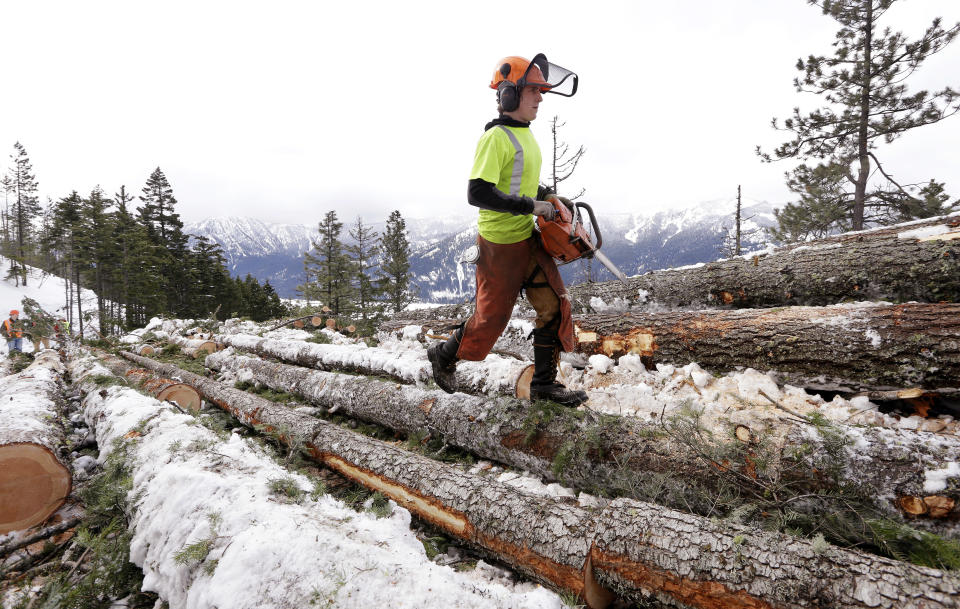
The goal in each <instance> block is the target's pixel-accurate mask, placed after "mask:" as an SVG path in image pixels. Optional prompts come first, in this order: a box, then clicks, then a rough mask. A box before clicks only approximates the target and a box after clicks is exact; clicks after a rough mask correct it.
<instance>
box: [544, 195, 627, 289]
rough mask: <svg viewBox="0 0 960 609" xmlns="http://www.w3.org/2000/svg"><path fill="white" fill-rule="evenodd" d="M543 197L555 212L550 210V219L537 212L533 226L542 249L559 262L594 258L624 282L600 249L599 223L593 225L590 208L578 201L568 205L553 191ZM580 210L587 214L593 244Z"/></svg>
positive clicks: (564, 262)
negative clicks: (595, 239) (594, 236)
mask: <svg viewBox="0 0 960 609" xmlns="http://www.w3.org/2000/svg"><path fill="white" fill-rule="evenodd" d="M546 200H547V201H548V202H549V203H553V207H554V208H555V209H556V211H557V213H556V214H554V218H553V220H545V219H544V218H543V217H542V216H537V229H538V230H539V231H540V240H541V241H542V242H543V249H545V250H546V251H547V253H548V254H550V255H551V256H553V258H554V259H556V261H557V262H558V263H559V264H568V263H570V262H573V261H574V260H577V259H579V258H596V259H597V260H599V261H600V262H601V263H602V264H603V266H605V267H607V268H608V269H609V270H610V272H611V273H613V274H614V275H615V276H616V277H617V279H619V280H620V281H622V282H623V283H627V278H626V276H625V275H624V274H623V272H622V271H621V270H620V269H618V268H617V266H616V265H615V264H614V263H613V262H612V261H611V260H610V259H609V258H607V257H606V255H604V254H603V253H602V252H601V251H600V246H601V245H603V237H602V236H601V235H600V227H599V226H597V218H596V216H594V215H593V208H592V207H590V206H589V205H587V204H586V203H580V202H576V203H571V204H570V206H569V207H568V206H567V205H566V204H564V203H563V202H561V201H560V199H558V198H557V197H556V196H555V195H550V196H548V197H546ZM581 210H584V211H586V215H587V216H589V217H590V224H591V225H592V226H593V234H594V235H596V236H597V242H596V244H594V242H593V240H592V239H591V238H590V234H589V233H588V232H587V229H586V228H584V226H583V216H584V215H583V213H581Z"/></svg>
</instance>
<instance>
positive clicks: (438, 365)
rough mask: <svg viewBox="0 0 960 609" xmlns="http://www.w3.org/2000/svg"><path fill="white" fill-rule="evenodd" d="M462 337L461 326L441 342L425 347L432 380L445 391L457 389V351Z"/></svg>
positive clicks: (450, 391)
mask: <svg viewBox="0 0 960 609" xmlns="http://www.w3.org/2000/svg"><path fill="white" fill-rule="evenodd" d="M462 339H463V328H462V327H460V328H457V329H456V330H455V331H454V332H453V335H452V336H451V337H450V338H448V339H447V341H446V342H443V343H434V344H432V345H430V348H429V349H427V358H428V359H429V360H430V366H431V367H432V368H433V380H434V381H436V383H437V385H438V386H439V387H440V389H443V390H444V391H446V392H447V393H453V392H454V391H456V390H457V351H458V350H459V349H460V341H461V340H462Z"/></svg>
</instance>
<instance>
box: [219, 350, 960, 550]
mask: <svg viewBox="0 0 960 609" xmlns="http://www.w3.org/2000/svg"><path fill="white" fill-rule="evenodd" d="M206 365H207V367H209V368H212V369H214V370H220V371H230V372H233V373H242V374H243V376H244V377H248V376H249V377H252V379H253V380H254V381H256V382H258V383H260V384H262V385H265V386H267V387H270V388H271V389H274V390H277V391H286V392H290V393H294V394H296V395H298V396H301V397H302V398H304V399H305V400H307V401H309V402H310V403H312V404H315V405H317V406H322V407H324V408H328V409H332V410H336V411H337V412H340V413H342V414H346V415H348V416H351V417H355V418H359V419H362V420H365V421H371V422H374V423H377V424H379V425H384V426H386V427H389V428H390V429H394V430H397V431H400V432H403V433H405V434H410V433H413V432H420V431H424V430H428V431H429V433H431V434H436V435H438V436H440V437H442V438H443V439H444V441H445V442H448V443H450V444H452V445H454V446H458V447H460V448H463V449H465V450H467V451H470V452H472V453H474V454H476V455H479V456H480V457H483V458H487V459H492V460H494V461H498V462H500V463H505V464H508V465H511V466H513V467H516V468H518V469H522V470H526V471H529V472H532V473H534V474H536V475H537V476H539V477H541V478H544V479H547V480H560V481H562V482H564V483H566V484H569V485H572V486H575V487H577V488H579V489H581V490H585V491H587V492H590V493H592V494H595V495H602V496H608V497H609V496H614V497H616V496H630V497H633V498H636V499H657V500H659V501H665V502H671V501H672V503H669V505H670V507H674V508H683V507H689V506H691V505H695V506H697V507H700V506H701V504H702V499H698V497H700V496H701V495H703V493H704V490H706V491H707V493H708V494H711V495H714V494H715V493H716V491H717V489H718V488H719V486H722V485H723V484H729V483H730V480H729V478H730V477H731V476H721V475H720V471H721V470H720V468H719V467H718V464H717V463H716V462H715V460H714V458H711V457H709V456H707V455H706V454H705V453H704V452H703V451H698V450H697V447H695V446H693V445H692V444H691V443H690V442H688V441H684V439H683V434H682V433H675V432H671V430H670V428H669V427H668V426H666V425H664V423H663V422H646V421H643V420H641V419H638V418H632V417H608V418H601V419H600V420H599V421H598V420H593V419H588V418H584V417H583V416H582V415H580V414H579V413H576V412H572V411H569V410H567V409H556V410H555V411H544V410H542V409H541V407H539V406H535V405H531V404H530V403H529V402H526V401H519V400H515V399H509V398H501V399H489V398H483V397H476V396H467V395H462V394H455V395H448V394H446V393H444V392H442V391H423V390H420V389H417V388H415V387H410V386H406V385H397V384H396V383H393V382H389V381H383V380H379V379H370V378H365V377H357V376H350V375H345V374H337V373H330V372H320V371H314V370H306V369H304V368H299V367H296V366H289V365H285V364H278V363H275V362H269V361H264V360H259V359H254V358H249V357H243V356H235V355H232V354H230V353H229V352H225V351H221V352H219V353H215V354H211V355H209V356H207V359H206ZM385 404H389V405H390V406H389V408H385V407H384V405H385ZM730 427H732V426H730ZM837 430H838V431H839V433H842V434H846V433H850V430H847V429H846V428H842V427H837ZM810 432H811V430H810V426H806V425H803V426H796V425H794V426H793V428H792V429H789V430H787V431H784V432H776V433H774V432H772V431H769V430H766V429H761V428H760V427H759V426H757V429H754V430H748V434H749V435H748V437H747V439H746V440H744V439H743V438H741V442H746V444H744V445H743V448H744V449H745V452H743V453H742V454H740V457H739V459H735V460H734V461H733V462H729V461H728V462H727V463H725V464H724V465H723V466H722V467H723V468H725V469H726V470H728V471H730V472H731V473H732V477H733V483H734V484H735V485H738V486H740V487H741V491H742V492H744V493H754V494H760V495H762V494H764V493H765V491H766V489H767V488H771V487H773V486H776V483H780V484H789V485H791V487H792V492H793V493H795V494H798V495H799V494H804V493H817V492H819V491H823V490H824V489H830V488H833V487H836V486H838V485H843V486H850V485H857V486H859V487H861V488H863V489H865V492H866V494H867V495H869V496H870V497H873V498H875V500H874V502H873V507H874V508H876V509H877V510H879V511H880V512H882V513H883V514H885V515H886V516H888V517H890V518H894V519H898V520H910V521H911V522H912V523H914V524H916V525H917V526H921V527H923V528H927V529H930V530H932V531H935V532H937V533H940V534H945V535H949V536H953V537H958V538H960V523H958V522H956V520H958V519H957V518H954V516H952V515H951V514H953V513H954V512H957V514H956V516H960V511H957V510H955V509H954V508H955V505H956V503H957V502H960V490H957V489H954V490H950V491H944V492H943V494H942V495H937V496H938V497H942V500H943V501H947V502H952V503H950V504H949V507H948V508H947V509H946V511H944V512H942V513H940V512H933V511H921V512H910V511H908V510H907V509H906V505H909V503H908V504H906V505H905V504H904V503H903V501H904V498H905V497H910V498H921V499H918V500H920V501H921V502H922V497H924V496H931V495H932V494H931V493H928V492H925V490H924V483H925V480H926V477H925V472H926V471H927V470H933V469H939V468H943V467H947V466H948V464H949V462H950V461H951V459H953V458H954V457H951V456H950V455H957V454H960V439H956V438H950V437H948V436H937V440H938V441H937V443H936V446H932V445H931V443H930V438H931V437H932V436H930V435H929V434H925V433H919V432H913V431H893V430H885V429H878V428H857V430H856V432H855V434H854V436H852V437H854V438H856V440H857V449H856V451H855V453H851V454H847V455H846V456H845V457H844V459H845V460H844V461H843V462H842V463H835V464H834V465H835V466H837V468H838V471H840V472H842V473H840V474H838V476H840V478H839V479H838V480H835V481H831V480H827V479H826V478H825V477H824V476H823V475H822V473H821V472H820V471H819V470H820V469H823V464H824V463H827V462H828V461H830V459H828V458H827V457H826V449H825V448H824V442H825V438H824V437H819V436H818V433H816V432H814V433H810ZM766 435H770V436H771V438H766V437H764V436H766ZM781 436H782V437H781ZM727 437H728V438H729V439H728V440H726V442H728V443H729V444H731V445H732V444H736V443H735V442H734V440H733V435H732V434H728V436H727ZM778 437H779V439H776V438H778ZM818 437H819V439H817V438H818ZM761 442H771V443H773V448H771V449H770V450H771V451H772V452H771V453H770V454H766V455H764V457H763V460H765V461H769V462H770V465H769V466H768V469H766V470H764V471H761V472H760V473H759V474H758V473H757V471H756V469H755V467H754V462H755V461H757V460H760V459H758V458H757V457H756V455H755V454H754V453H753V452H752V451H753V450H754V449H753V448H752V447H751V446H754V447H755V446H757V445H759V444H760V443H761ZM891 445H892V446H891ZM798 447H806V448H807V449H809V450H810V452H809V453H806V452H803V451H798V450H797V448H798ZM864 463H868V464H869V465H867V466H864V465H863V464H864ZM657 477H662V478H663V480H662V481H661V484H662V485H663V486H664V487H670V488H671V489H672V491H673V492H671V493H662V490H663V489H660V488H658V490H657V493H658V494H654V495H651V494H648V493H650V489H649V487H648V486H646V485H645V483H644V482H645V481H649V480H651V479H653V478H657ZM957 479H960V477H958V478H957ZM661 495H662V496H661ZM664 497H666V498H664ZM707 507H708V506H705V505H704V506H703V509H704V510H706V508H707ZM819 507H820V506H816V505H811V506H801V507H798V508H797V509H807V510H815V509H818V508H819Z"/></svg>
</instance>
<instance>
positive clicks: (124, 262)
mask: <svg viewBox="0 0 960 609" xmlns="http://www.w3.org/2000/svg"><path fill="white" fill-rule="evenodd" d="M114 200H115V201H116V203H117V209H116V211H115V212H114V217H113V222H112V225H113V228H114V241H115V242H116V244H117V250H118V260H117V267H116V268H115V269H114V273H115V275H116V281H117V283H118V292H119V294H120V297H119V298H120V301H121V302H122V303H123V306H124V311H123V315H124V321H125V324H126V326H127V328H132V327H137V326H142V325H145V324H146V323H147V322H148V321H149V320H150V318H151V317H152V316H153V315H154V314H156V313H159V312H160V311H163V310H164V309H165V307H166V304H167V299H166V294H165V293H164V292H163V282H162V281H161V276H160V268H161V266H162V262H163V255H164V251H163V250H162V248H159V247H158V246H157V245H156V244H155V243H154V242H153V240H152V239H151V238H150V235H149V233H148V229H147V227H146V226H144V225H143V224H141V223H140V222H139V221H138V220H137V218H136V217H134V215H133V213H132V212H131V210H130V208H129V207H128V205H129V204H130V203H132V202H133V197H131V196H130V195H129V194H128V193H127V191H126V188H125V187H124V186H121V187H120V192H119V193H117V194H115V195H114Z"/></svg>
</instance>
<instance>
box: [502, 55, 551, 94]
mask: <svg viewBox="0 0 960 609" xmlns="http://www.w3.org/2000/svg"><path fill="white" fill-rule="evenodd" d="M521 80H522V81H524V86H526V85H540V92H541V93H546V92H547V91H549V90H550V89H551V87H552V85H551V84H550V83H548V82H547V81H546V79H545V78H544V77H543V71H541V70H540V67H539V66H537V65H536V64H533V65H532V67H531V63H530V60H529V59H526V58H524V57H518V56H516V55H511V56H509V57H504V58H503V59H501V60H500V61H498V62H497V67H496V70H494V72H493V78H492V79H491V80H490V88H491V89H497V88H499V87H500V83H502V82H503V81H509V82H510V83H511V84H514V85H518V86H519V81H521Z"/></svg>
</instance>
